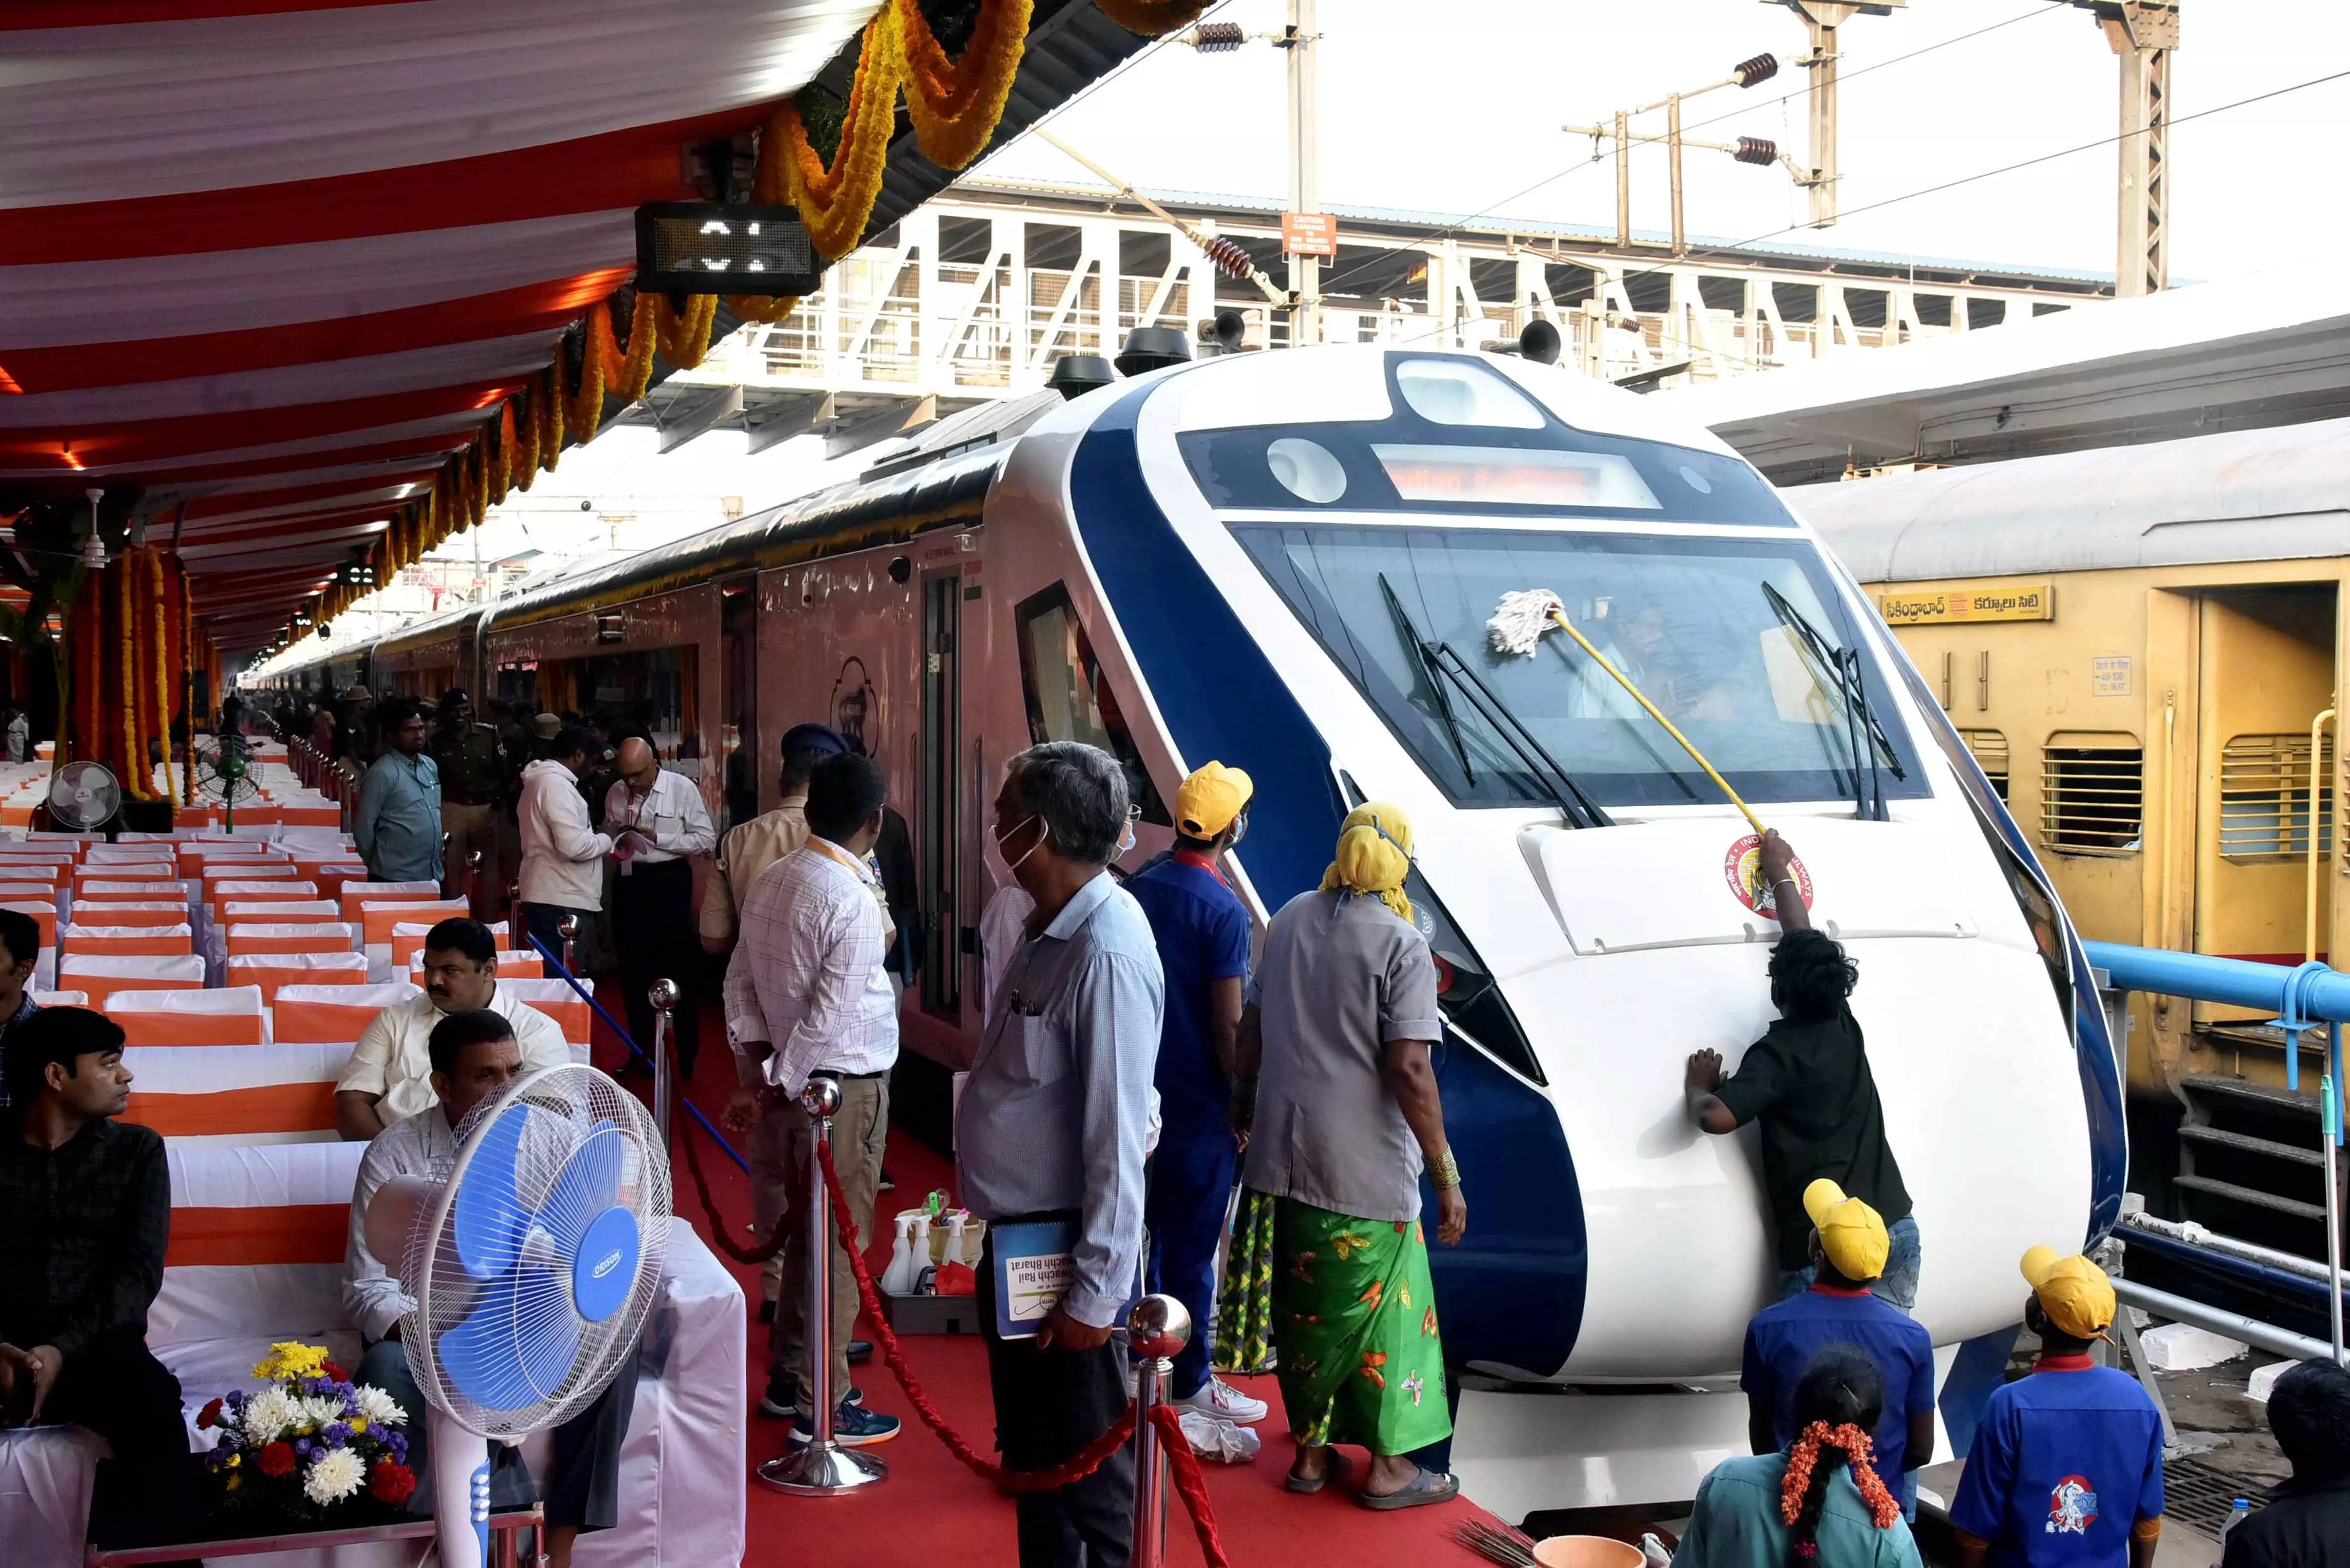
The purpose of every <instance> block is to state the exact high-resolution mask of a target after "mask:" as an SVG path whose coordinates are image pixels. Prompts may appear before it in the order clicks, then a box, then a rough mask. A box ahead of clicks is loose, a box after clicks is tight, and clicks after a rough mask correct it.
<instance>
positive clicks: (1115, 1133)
mask: <svg viewBox="0 0 2350 1568" xmlns="http://www.w3.org/2000/svg"><path fill="white" fill-rule="evenodd" d="M1131 833H1132V818H1131V816H1130V815H1128V797H1127V787H1126V774H1124V772H1123V771H1122V770H1121V769H1120V768H1119V767H1118V763H1117V761H1116V760H1115V759H1114V758H1112V757H1111V756H1110V755H1109V753H1107V752H1103V751H1100V750H1098V749H1097V748H1096V747H1093V746H1087V745H1081V744H1078V743H1076V742H1047V743H1045V744H1043V745H1038V746H1031V747H1030V748H1029V749H1028V750H1026V751H1024V752H1023V753H1020V754H1019V755H1017V756H1015V757H1014V758H1013V759H1012V763H1011V768H1010V771H1009V774H1008V776H1007V777H1006V778H1005V779H1004V781H1003V790H1002V791H1001V793H999V794H997V795H996V797H995V826H994V836H995V843H996V847H997V848H998V849H999V850H1000V851H1001V852H1002V853H1003V861H1004V864H1005V866H1006V867H1009V868H1010V870H1011V872H1012V875H1013V877H1014V878H1015V879H1017V880H1018V882H1019V884H1020V886H1021V887H1022V888H1024V889H1025V890H1026V891H1027V893H1028V895H1029V896H1030V897H1031V898H1034V899H1035V901H1036V907H1035V909H1034V910H1033V911H1031V912H1030V914H1029V916H1028V920H1027V925H1026V927H1025V929H1024V932H1023V940H1022V941H1021V943H1020V945H1019V947H1018V948H1017V949H1016V950H1014V952H1013V954H1012V959H1011V961H1010V962H1009V963H1008V964H1007V965H1006V966H1005V968H1004V971H1003V982H1002V984H1001V985H1000V986H999V987H998V988H997V989H996V991H995V993H994V997H993V1002H992V1003H991V1005H990V1006H989V1008H988V1017H987V1028H986V1032H985V1034H984V1036H983V1039H982V1041H981V1044H980V1047H979V1053H978V1055H977V1056H976V1057H975V1058H974V1059H973V1061H972V1067H971V1075H970V1077H969V1078H968V1079H967V1080H965V1082H964V1084H963V1091H962V1105H961V1106H960V1107H959V1109H958V1111H957V1114H956V1116H955V1154H956V1159H957V1163H958V1167H959V1170H960V1174H961V1178H962V1197H963V1202H964V1203H965V1204H966V1205H967V1206H968V1207H969V1208H970V1209H971V1210H972V1212H973V1213H974V1214H977V1215H978V1216H979V1217H980V1218H981V1219H983V1220H986V1221H987V1222H988V1231H987V1240H986V1244H985V1249H984V1255H983V1258H982V1259H981V1262H980V1268H979V1301H978V1303H977V1305H978V1310H979V1321H980V1328H981V1332H982V1334H983V1335H984V1336H985V1338H986V1341H987V1361H988V1373H989V1377H990V1380H991V1381H992V1383H993V1387H994V1394H995V1431H996V1441H997V1446H998V1447H999V1448H1000V1449H1002V1450H1003V1462H1004V1464H1005V1465H1006V1466H1008V1467H1009V1468H1011V1469H1023V1470H1033V1469H1049V1468H1050V1467H1052V1466H1054V1465H1057V1464H1060V1463H1061V1462H1063V1461H1064V1460H1066V1459H1070V1458H1073V1457H1074V1456H1075V1455H1076V1454H1077V1453H1078V1452H1079V1451H1080V1450H1082V1449H1085V1448H1086V1446H1087V1444H1089V1443H1091V1442H1093V1441H1094V1440H1095V1439H1096V1438H1099V1437H1100V1436H1101V1435H1102V1433H1103V1432H1105V1431H1107V1430H1108V1428H1109V1427H1110V1426H1111V1424H1112V1423H1114V1422H1115V1421H1116V1420H1117V1419H1118V1413H1119V1412H1120V1411H1122V1410H1123V1409H1125V1408H1126V1406H1127V1392H1126V1381H1125V1376H1124V1365H1123V1363H1124V1360H1125V1357H1124V1355H1122V1353H1121V1352H1120V1351H1119V1350H1118V1347H1117V1346H1116V1345H1113V1344H1112V1343H1111V1341H1110V1329H1111V1328H1112V1327H1113V1326H1114V1325H1116V1324H1118V1323H1119V1322H1120V1321H1122V1319H1123V1318H1124V1315H1125V1313H1126V1308H1127V1305H1128V1303H1130V1302H1132V1301H1133V1300H1134V1298H1135V1296H1136V1294H1137V1293H1138V1290H1137V1284H1138V1281H1139V1275H1140V1272H1141V1267H1142V1208H1143V1177H1142V1158H1143V1140H1144V1137H1145V1131H1146V1128H1147V1127H1148V1126H1149V1120H1150V1092H1151V1073H1152V1068H1153V1066H1154V1064H1155V1063H1156V1061H1157V1059H1158V1054H1159V1022H1160V1019H1159V1014H1160V1011H1161V1009H1162V1007H1163V1005H1164V1002H1165V982H1164V979H1163V977H1162V975H1161V972H1160V970H1159V947H1158V943H1157V942H1156V941H1155V940H1153V938H1152V936H1151V934H1150V922H1149V919H1146V918H1145V917H1144V915H1143V913H1142V909H1141V906H1139V904H1137V903H1136V902H1135V901H1134V898H1133V897H1132V896H1131V895H1129V894H1128V892H1127V891H1126V890H1125V889H1124V888H1120V887H1119V886H1118V883H1117V882H1116V880H1115V879H1113V878H1112V877H1111V876H1110V875H1109V872H1108V870H1107V867H1108V864H1109V862H1110V861H1112V860H1113V859H1115V858H1117V857H1118V854H1119V852H1120V851H1121V850H1122V849H1124V848H1125V847H1126V846H1127V845H1128V843H1130V842H1131ZM1005 1231H1015V1232H1017V1233H1024V1234H1025V1235H1027V1236H1029V1237H1032V1238H1035V1240H1034V1241H1030V1242H1029V1243H1027V1244H1026V1245H1025V1246H1024V1248H1023V1250H1022V1252H1023V1255H1024V1257H1025V1258H1026V1259H1027V1260H1028V1262H1029V1264H1030V1266H1029V1267H1027V1268H1025V1269H1024V1270H1022V1271H1021V1272H1020V1277H1021V1278H1022V1279H1023V1280H1028V1281H1035V1280H1044V1279H1053V1280H1057V1281H1060V1282H1064V1284H1065V1288H1063V1289H1060V1290H1058V1291H1057V1292H1055V1293H1054V1294H1053V1295H1052V1297H1051V1299H1050V1300H1049V1302H1048V1301H1046V1300H1045V1299H1043V1298H1041V1297H1040V1296H1038V1295H1036V1294H1030V1293H1006V1292H1005V1291H1004V1290H1003V1287H1002V1282H1001V1281H1000V1280H999V1279H998V1277H997V1276H998V1273H999V1271H1000V1270H1002V1269H1003V1267H1004V1258H1005V1256H1006V1254H1005V1251H1004V1250H1003V1235H1004V1232H1005ZM1015 1509H1016V1511H1017V1517H1018V1520H1019V1526H1018V1530H1019V1542H1020V1563H1021V1568H1076V1564H1078V1563H1090V1564H1091V1565H1092V1568H1126V1563H1127V1559H1128V1548H1129V1545H1130V1537H1131V1534H1132V1528H1133V1518H1134V1453H1133V1449H1131V1447H1123V1448H1120V1449H1118V1451H1117V1452H1116V1453H1114V1454H1112V1455H1111V1456H1110V1458H1109V1459H1108V1460H1107V1462H1105V1463H1104V1464H1103V1465H1102V1466H1101V1468H1100V1469H1097V1470H1096V1471H1094V1473H1093V1474H1091V1475H1089V1476H1087V1478H1086V1479H1085V1480H1080V1481H1077V1482H1076V1483H1075V1484H1073V1485H1070V1486H1066V1487H1063V1488H1061V1489H1060V1490H1058V1491H1053V1492H1044V1493H1025V1492H1024V1493H1022V1494H1021V1495H1020V1497H1019V1498H1018V1499H1017V1501H1016V1503H1015Z"/></svg>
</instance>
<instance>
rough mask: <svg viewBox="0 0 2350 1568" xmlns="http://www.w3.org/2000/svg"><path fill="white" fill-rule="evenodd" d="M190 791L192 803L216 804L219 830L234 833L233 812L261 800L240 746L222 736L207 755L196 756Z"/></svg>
mask: <svg viewBox="0 0 2350 1568" xmlns="http://www.w3.org/2000/svg"><path fill="white" fill-rule="evenodd" d="M193 789H194V794H193V796H192V799H202V800H209V801H217V802H218V803H219V804H220V808H221V827H222V830H223V831H224V832H234V830H235V828H236V808H237V807H238V806H240V805H252V804H253V803H254V802H255V801H256V800H259V799H260V798H261V785H260V784H258V783H256V782H255V779H254V777H253V759H252V758H251V757H250V756H249V755H247V754H246V752H245V749H244V742H243V741H242V740H239V739H237V738H236V737H234V736H225V737H223V738H222V739H221V740H220V741H219V742H216V743H215V744H214V745H213V749H212V750H211V751H209V752H198V753H196V776H195V781H194V785H193Z"/></svg>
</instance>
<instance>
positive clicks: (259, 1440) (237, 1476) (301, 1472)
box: [196, 1344, 416, 1524]
mask: <svg viewBox="0 0 2350 1568" xmlns="http://www.w3.org/2000/svg"><path fill="white" fill-rule="evenodd" d="M253 1375H254V1376H255V1377H261V1378H266V1379H267V1380H268V1382H269V1386H268V1387H266V1388H264V1389H262V1390H261V1391H260V1392H258V1393H255V1394H246V1393H243V1392H232V1393H228V1394H224V1395H222V1396H221V1397H219V1398H217V1399H214V1400H213V1401H212V1402H211V1403H210V1404H208V1405H206V1406H205V1407H203V1411H202V1412H201V1413H200V1414H199V1415H198V1416H197V1417H196V1426H197V1427H198V1428H200V1429H202V1430H205V1431H210V1432H213V1433H216V1434H218V1435H217V1437H216V1438H214V1440H213V1447H212V1449H210V1451H209V1452H208V1453H207V1454H206V1455H205V1456H204V1457H205V1459H206V1462H207V1463H208V1464H209V1466H210V1467H211V1472H212V1474H213V1477H214V1478H215V1479H216V1480H217V1482H218V1484H219V1486H220V1488H221V1497H222V1500H223V1501H224V1504H225V1505H226V1506H227V1507H229V1508H232V1509H235V1510H240V1511H255V1512H265V1513H268V1514H270V1515H272V1516H275V1517H277V1518H282V1519H291V1520H301V1521H309V1522H315V1523H322V1524H323V1523H336V1524H362V1523H367V1522H369V1521H372V1520H375V1519H380V1518H384V1517H388V1516H390V1514H392V1513H394V1512H396V1511H398V1510H399V1509H400V1505H402V1504H403V1503H405V1502H407V1501H408V1499H409V1497H410V1495H411V1493H413V1492H414V1491H415V1490H416V1474H415V1472H414V1471H412V1470H411V1469H409V1468H408V1434H407V1433H405V1432H403V1431H401V1430H400V1428H401V1427H402V1426H403V1425H405V1424H406V1422H407V1420H408V1416H407V1413H406V1412H405V1411H403V1410H401V1409H400V1406H399V1404H398V1402H397V1401H395V1400H394V1399H393V1398H392V1397H391V1396H390V1395H389V1394H387V1393H385V1392H384V1391H383V1390H382V1389H380V1388H377V1387H374V1386H369V1385H358V1386H354V1385H353V1384H352V1382H351V1380H350V1375H349V1374H348V1373H347V1372H345V1371H344V1370H343V1369H342V1368H341V1367H339V1366H336V1365H335V1364H334V1363H333V1362H331V1361H329V1360H328V1359H327V1352H326V1348H325V1346H323V1345H292V1344H286V1345H271V1346H270V1347H269V1354H268V1355H266V1356H265V1357H264V1358H263V1359H262V1360H261V1361H260V1362H259V1363H258V1364H257V1365H256V1366H255V1367H254V1369H253Z"/></svg>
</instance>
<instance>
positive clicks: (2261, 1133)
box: [2173, 1073, 2325, 1262]
mask: <svg viewBox="0 0 2350 1568" xmlns="http://www.w3.org/2000/svg"><path fill="white" fill-rule="evenodd" d="M2312 1081H2313V1082H2314V1080H2312ZM2179 1088H2180V1090H2181V1092H2182V1093H2183V1094H2184V1095H2185V1096H2186V1100H2187V1116H2186V1119H2185V1121H2184V1122H2183V1123H2182V1124H2181V1125H2180V1127H2179V1128H2178V1172H2179V1173H2178V1176H2177V1178H2175V1179H2174V1181H2173V1189H2174V1190H2175V1191H2176V1193H2177V1195H2178V1207H2179V1211H2180V1217H2181V1218H2183V1219H2188V1220H2195V1221H2197V1222H2198V1223H2200V1224H2203V1225H2206V1226H2209V1227H2210V1229H2212V1230H2214V1231H2220V1232H2221V1233H2223V1234H2225V1235H2230V1236H2236V1237H2241V1239H2243V1240H2245V1241H2254V1242H2258V1243H2259V1244H2260V1245H2262V1246H2264V1247H2273V1248H2276V1249H2277V1250H2278V1251H2286V1252H2292V1253H2293V1254H2295V1255H2297V1256H2299V1257H2303V1258H2308V1259H2311V1260H2313V1261H2314V1262H2324V1259H2325V1178H2324V1157H2323V1156H2322V1155H2321V1154H2320V1152H2319V1147H2318V1115H2317V1096H2315V1095H2314V1094H2309V1095H2303V1094H2295V1093H2293V1091H2291V1090H2288V1089H2281V1088H2274V1087H2272V1086H2270V1085H2265V1084H2257V1083H2253V1082H2251V1080H2249V1079H2245V1078H2238V1077H2232V1076H2230V1075H2225V1074H2219V1073H2205V1074H2199V1075H2194V1076H2191V1077H2189V1078H2187V1079H2185V1080H2183V1081H2182V1082H2181V1083H2180V1085H2179Z"/></svg>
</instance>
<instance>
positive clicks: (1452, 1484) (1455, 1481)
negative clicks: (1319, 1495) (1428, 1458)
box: [1355, 1469, 1461, 1511]
mask: <svg viewBox="0 0 2350 1568" xmlns="http://www.w3.org/2000/svg"><path fill="white" fill-rule="evenodd" d="M1460 1495H1461V1481H1460V1479H1459V1478H1458V1477H1456V1476H1449V1475H1438V1474H1437V1473H1436V1472H1435V1471H1434V1470H1430V1469H1422V1470H1420V1471H1419V1474H1417V1475H1415V1476H1413V1477H1412V1478H1411V1480H1408V1481H1406V1482H1404V1484H1403V1485H1401V1486H1399V1487H1398V1488H1397V1489H1396V1490H1393V1491H1391V1492H1387V1493H1384V1494H1383V1495H1380V1496H1378V1497H1374V1496H1372V1495H1371V1494H1370V1493H1369V1492H1367V1491H1362V1492H1357V1493H1356V1494H1355V1501H1357V1502H1359V1503H1361V1504H1362V1505H1363V1506H1364V1507H1365V1508H1376V1509H1378V1510H1381V1511H1387V1510H1389V1509H1398V1508H1424V1507H1426V1506H1427V1505H1428V1504H1430V1503H1431V1502H1451V1501H1452V1500H1453V1499H1454V1498H1456V1497H1459V1496H1460Z"/></svg>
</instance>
